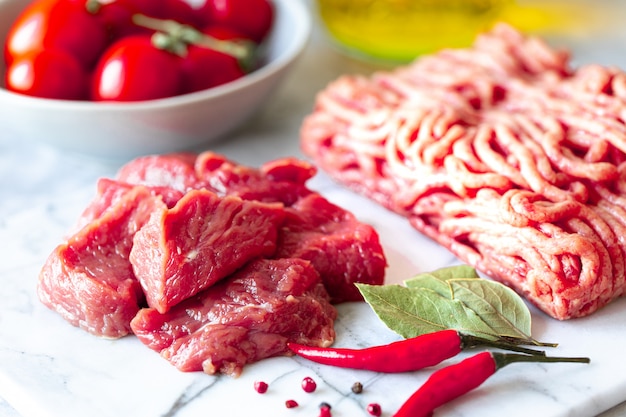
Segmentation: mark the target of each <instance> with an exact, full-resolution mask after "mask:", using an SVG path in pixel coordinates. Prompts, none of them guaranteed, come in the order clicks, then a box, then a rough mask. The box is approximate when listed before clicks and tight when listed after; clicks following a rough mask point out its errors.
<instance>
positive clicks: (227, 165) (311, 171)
mask: <svg viewBox="0 0 626 417" xmlns="http://www.w3.org/2000/svg"><path fill="white" fill-rule="evenodd" d="M315 172H316V169H315V167H313V166H312V165H311V164H309V163H308V162H305V161H300V160H298V159H295V158H282V159H277V160H274V161H270V162H267V163H265V164H264V165H262V166H261V167H260V168H259V169H255V168H252V167H246V166H243V165H239V164H237V163H234V162H232V161H229V160H227V159H226V158H225V157H224V156H222V155H219V154H215V153H212V152H204V153H202V154H200V155H199V156H198V159H197V161H196V175H197V176H198V179H199V181H200V182H201V183H203V184H209V187H211V188H212V189H214V190H217V191H216V192H218V193H219V194H225V195H235V196H237V197H240V198H243V199H244V200H256V201H264V202H281V203H283V204H284V205H286V206H290V205H292V204H294V203H295V202H296V201H298V200H299V199H300V198H302V197H304V196H307V195H309V194H311V193H312V191H311V190H309V189H308V188H307V187H306V186H305V182H306V181H307V180H308V179H309V178H311V177H312V176H313V175H315Z"/></svg>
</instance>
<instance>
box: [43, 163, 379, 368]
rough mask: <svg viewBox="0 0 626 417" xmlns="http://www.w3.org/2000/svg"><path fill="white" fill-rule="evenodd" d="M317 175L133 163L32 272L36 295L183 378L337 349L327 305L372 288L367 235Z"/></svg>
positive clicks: (372, 242)
mask: <svg viewBox="0 0 626 417" xmlns="http://www.w3.org/2000/svg"><path fill="white" fill-rule="evenodd" d="M314 174H315V168H314V167H313V166H312V165H311V164H309V163H307V162H304V161H299V160H296V159H293V158H283V159H278V160H276V161H270V162H268V163H266V164H263V165H262V166H261V167H260V168H259V169H254V168H250V167H246V166H242V165H239V164H236V163H234V162H232V161H229V160H227V159H226V158H225V157H224V156H222V155H218V154H214V153H211V152H205V153H202V154H200V155H191V154H173V155H162V156H147V157H142V158H137V159H135V160H133V161H131V162H129V163H128V164H126V165H125V166H123V167H122V168H121V169H120V171H119V172H118V175H117V176H116V178H114V179H106V178H105V179H101V180H100V181H99V182H98V194H97V196H96V198H95V199H94V200H93V201H92V202H91V203H90V204H89V206H88V207H87V208H86V209H85V211H84V212H83V214H82V215H81V217H80V219H79V220H78V222H77V225H76V226H75V228H74V231H73V232H72V233H71V234H70V236H69V238H68V239H67V241H66V242H65V243H63V244H61V245H59V247H58V248H56V249H55V250H54V252H53V253H52V254H51V255H50V258H49V259H48V261H47V263H46V264H45V265H44V267H43V268H42V270H41V273H40V280H39V285H38V292H39V296H40V298H41V300H42V301H43V302H44V303H45V304H46V305H47V306H48V307H50V308H51V309H53V310H56V311H57V312H59V313H60V314H61V315H62V316H63V317H64V318H65V319H66V320H67V321H69V322H70V323H72V324H74V325H76V326H80V327H82V328H83V329H85V330H87V331H89V332H91V333H93V334H95V335H98V336H106V337H111V338H113V337H120V336H124V335H125V334H127V333H129V332H131V331H132V332H136V334H137V336H138V337H139V338H140V340H141V341H142V342H143V343H145V344H147V345H148V346H149V347H150V348H152V349H154V350H156V351H158V352H160V353H161V355H162V356H163V357H165V358H166V359H168V360H169V361H170V362H171V363H173V364H174V365H176V366H177V367H178V368H179V369H181V370H184V371H195V370H203V371H205V372H208V373H211V374H212V373H217V372H223V373H227V374H231V375H238V374H239V373H240V372H241V369H242V367H243V366H244V365H245V364H246V363H250V362H254V361H257V360H260V359H262V358H267V357H270V356H276V355H285V354H289V352H288V349H287V347H286V343H287V341H296V342H299V343H305V344H310V345H318V346H327V345H329V344H331V343H332V342H333V340H334V336H335V333H334V327H333V326H334V325H333V322H334V319H335V318H336V310H335V309H334V307H333V306H332V305H331V304H330V302H331V296H330V295H329V293H330V294H332V300H333V301H336V302H338V301H345V300H360V299H361V297H360V294H359V293H358V291H356V288H355V286H354V283H355V282H365V283H370V284H381V283H382V282H383V279H384V269H385V266H386V263H385V258H384V255H383V252H382V248H381V246H380V244H379V242H378V236H377V234H376V232H375V231H374V229H373V228H371V227H370V226H367V225H364V224H362V223H360V222H358V221H357V220H356V219H355V218H354V216H353V215H352V214H350V213H348V212H347V211H346V210H344V209H342V208H340V207H338V206H335V205H333V204H331V203H329V202H328V201H326V200H325V199H324V198H323V197H322V196H320V195H319V194H318V193H316V192H314V191H312V190H310V189H309V188H307V187H306V185H305V183H306V181H307V180H308V179H309V178H311V177H312V176H313V175H314Z"/></svg>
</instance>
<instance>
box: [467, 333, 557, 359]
mask: <svg viewBox="0 0 626 417" xmlns="http://www.w3.org/2000/svg"><path fill="white" fill-rule="evenodd" d="M459 337H460V338H461V343H462V344H463V348H468V349H469V348H475V347H479V346H483V347H494V348H498V349H503V350H509V351H512V352H520V353H526V354H529V355H539V356H545V355H546V353H545V352H544V351H542V350H536V349H530V348H525V347H523V346H520V345H518V344H513V343H509V342H507V341H505V340H503V339H498V340H491V339H485V338H483V337H479V336H474V335H469V334H464V333H459Z"/></svg>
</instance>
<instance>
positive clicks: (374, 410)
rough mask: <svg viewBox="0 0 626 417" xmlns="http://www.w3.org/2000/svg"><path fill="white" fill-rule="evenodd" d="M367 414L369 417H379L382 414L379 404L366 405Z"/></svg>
mask: <svg viewBox="0 0 626 417" xmlns="http://www.w3.org/2000/svg"><path fill="white" fill-rule="evenodd" d="M367 412H368V413H369V414H370V415H371V416H375V417H380V416H381V415H382V413H383V410H382V408H381V407H380V404H376V403H371V404H368V405H367Z"/></svg>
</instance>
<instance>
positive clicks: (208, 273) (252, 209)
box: [130, 190, 284, 313]
mask: <svg viewBox="0 0 626 417" xmlns="http://www.w3.org/2000/svg"><path fill="white" fill-rule="evenodd" d="M283 217H284V211H283V206H282V204H266V203H260V202H257V201H245V200H241V199H240V198H237V197H231V196H226V197H222V198H220V197H218V196H217V195H216V194H215V193H213V192H211V191H207V190H191V191H189V192H188V193H186V194H185V196H184V197H183V198H181V199H180V200H179V201H178V203H177V204H176V206H174V207H173V208H172V209H167V208H165V207H163V208H162V209H161V210H156V211H154V212H153V214H152V216H151V218H150V221H149V222H148V223H147V224H146V225H145V226H144V227H143V228H142V229H141V230H140V231H139V232H138V233H137V234H136V236H135V239H134V242H133V247H132V250H131V252H130V262H131V263H132V265H133V270H134V272H135V275H136V276H137V278H138V279H139V281H140V282H141V285H142V287H143V289H144V292H145V294H146V299H147V301H148V305H149V306H150V307H154V308H156V309H157V310H158V311H159V312H161V313H164V312H166V311H167V310H168V309H169V308H170V307H172V306H173V305H175V304H177V303H179V302H180V301H182V300H184V299H186V298H188V297H190V296H192V295H195V294H196V293H198V292H199V291H201V290H203V289H205V288H207V287H209V286H211V285H213V284H214V283H215V282H217V281H219V280H221V279H222V278H224V277H226V276H228V275H230V274H232V273H233V272H235V270H237V269H238V268H240V267H242V266H243V265H244V264H245V263H246V262H248V261H250V260H252V259H254V258H257V257H268V256H271V255H273V254H274V251H275V249H276V238H277V234H278V231H277V228H278V226H280V224H281V223H282V220H283Z"/></svg>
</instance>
